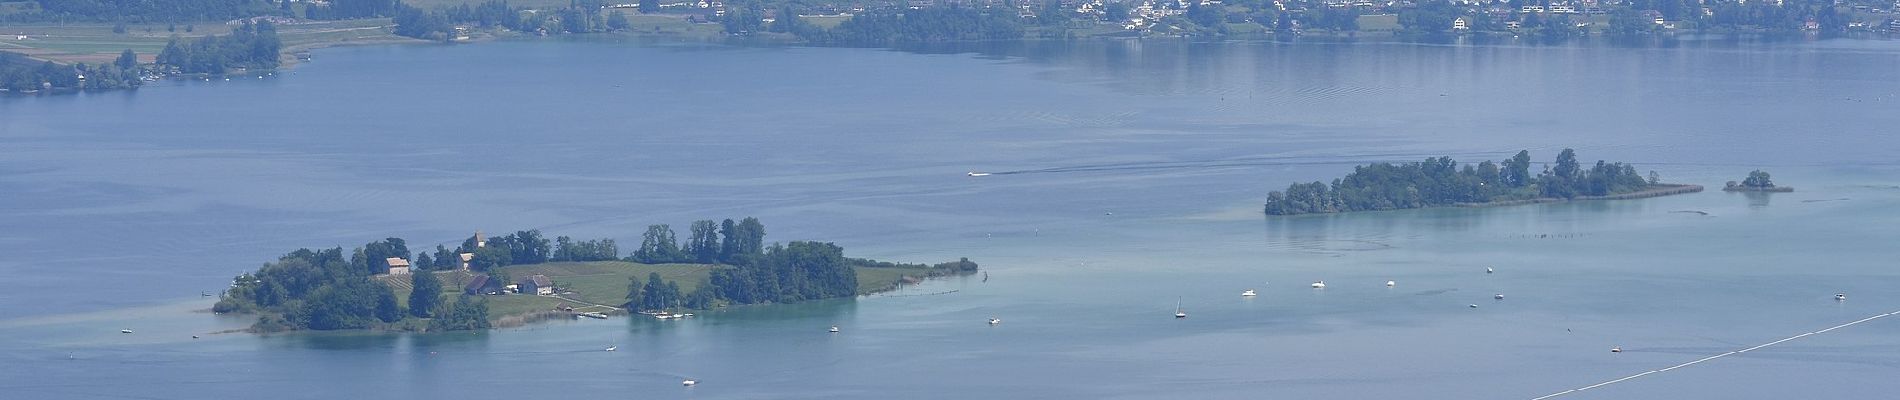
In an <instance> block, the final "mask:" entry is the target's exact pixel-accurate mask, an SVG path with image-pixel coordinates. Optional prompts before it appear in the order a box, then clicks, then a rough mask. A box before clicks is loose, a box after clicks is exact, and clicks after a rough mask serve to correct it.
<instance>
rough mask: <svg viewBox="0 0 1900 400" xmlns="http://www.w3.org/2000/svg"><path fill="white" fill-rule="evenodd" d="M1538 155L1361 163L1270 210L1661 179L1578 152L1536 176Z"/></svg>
mask: <svg viewBox="0 0 1900 400" xmlns="http://www.w3.org/2000/svg"><path fill="white" fill-rule="evenodd" d="M1530 163H1531V161H1530V152H1529V151H1519V152H1518V153H1517V155H1515V156H1513V157H1511V158H1510V159H1506V160H1504V161H1502V162H1496V163H1494V162H1491V161H1484V162H1480V163H1478V164H1476V165H1471V164H1466V165H1464V166H1463V168H1460V166H1459V165H1458V163H1457V162H1455V161H1452V160H1451V158H1450V157H1434V158H1427V159H1425V161H1423V162H1414V163H1402V164H1391V163H1374V164H1370V165H1365V166H1360V167H1355V168H1354V169H1353V172H1352V173H1350V174H1347V175H1346V176H1345V177H1343V178H1339V179H1334V180H1333V182H1332V184H1330V185H1328V184H1326V183H1324V182H1311V183H1296V184H1293V185H1291V186H1289V187H1287V189H1286V190H1285V191H1283V192H1281V191H1276V192H1272V193H1269V194H1268V195H1267V202H1266V208H1265V210H1266V213H1267V214H1270V215H1293V214H1308V213H1332V212H1347V211H1367V210H1391V209H1404V208H1420V207H1432V206H1444V205H1453V204H1460V203H1484V202H1492V201H1503V200H1514V199H1528V198H1537V197H1545V198H1566V199H1567V198H1574V197H1576V196H1602V195H1608V194H1615V193H1627V192H1633V191H1638V190H1642V189H1645V188H1648V187H1649V185H1651V184H1655V183H1656V182H1653V175H1652V180H1645V179H1644V178H1643V177H1642V176H1640V175H1638V174H1637V173H1636V168H1635V167H1633V166H1630V165H1627V164H1623V163H1605V162H1603V161H1597V163H1596V165H1595V166H1592V167H1591V168H1590V169H1588V170H1585V169H1583V167H1582V165H1581V164H1579V163H1578V162H1577V156H1576V151H1574V150H1571V149H1564V150H1563V151H1562V152H1560V153H1558V155H1557V160H1556V165H1555V167H1554V168H1548V169H1546V170H1545V171H1544V172H1543V173H1542V174H1540V175H1537V176H1532V175H1531V173H1530Z"/></svg>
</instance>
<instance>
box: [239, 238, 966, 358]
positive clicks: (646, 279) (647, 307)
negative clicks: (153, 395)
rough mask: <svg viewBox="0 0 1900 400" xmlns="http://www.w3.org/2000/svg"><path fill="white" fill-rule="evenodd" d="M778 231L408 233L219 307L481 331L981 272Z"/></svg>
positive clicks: (319, 320)
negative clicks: (448, 237) (422, 245)
mask: <svg viewBox="0 0 1900 400" xmlns="http://www.w3.org/2000/svg"><path fill="white" fill-rule="evenodd" d="M764 239H765V226H764V225H763V224H761V223H760V222H759V221H758V219H755V218H745V219H743V220H740V221H737V222H735V221H733V220H731V219H727V220H724V221H723V222H717V223H716V222H714V221H712V220H701V221H697V222H694V223H693V224H692V230H691V236H690V238H689V239H688V240H687V241H686V243H685V245H683V246H682V245H681V244H680V243H679V242H678V241H677V240H675V238H674V232H673V230H672V228H671V227H670V226H668V225H652V226H649V227H648V228H647V231H646V233H645V234H644V235H643V237H642V241H641V245H640V248H639V249H637V250H635V251H633V254H632V255H630V256H628V257H625V258H621V257H620V255H619V253H620V252H619V248H618V246H617V244H616V243H615V242H614V240H613V239H598V240H575V239H573V238H569V237H566V236H561V237H557V238H554V240H552V241H550V240H548V239H547V238H546V237H544V236H542V234H541V232H540V231H539V230H527V231H519V232H515V233H513V234H509V235H504V236H498V237H494V238H492V239H491V238H487V237H484V236H483V235H482V234H481V233H480V232H476V233H475V235H474V236H471V237H469V238H467V239H466V240H464V241H463V242H462V243H461V244H460V245H459V246H457V247H455V248H452V249H451V248H448V247H446V246H443V245H437V246H435V249H434V250H433V251H429V250H424V251H421V252H417V253H413V255H412V253H410V251H409V248H408V244H407V242H405V241H404V240H403V239H400V238H388V239H384V240H381V241H376V242H370V243H368V244H365V245H363V246H361V247H357V248H355V249H353V250H347V251H346V250H344V249H343V248H341V247H334V248H330V249H324V250H310V249H299V250H296V251H293V252H290V253H289V254H285V255H284V256H283V257H280V258H278V259H277V261H274V262H270V263H266V264H264V266H263V267H262V268H259V269H258V270H257V271H256V272H252V273H247V274H244V275H241V276H238V277H236V278H234V279H233V281H232V283H231V287H230V289H228V290H226V291H225V292H224V293H223V294H222V296H221V298H220V299H219V301H218V303H217V304H216V305H215V306H213V308H212V311H213V312H216V313H219V314H253V315H257V317H258V320H257V322H256V323H255V324H254V325H252V327H251V331H253V332H260V333H268V332H282V331H296V330H350V329H361V330H381V331H409V332H434V331H456V330H479V329H488V328H493V327H507V326H518V325H521V324H526V323H529V322H534V321H540V320H546V319H554V318H578V317H591V318H606V317H607V316H608V315H613V314H625V313H639V314H646V315H652V316H654V317H658V318H660V319H670V318H678V317H679V316H689V315H692V314H690V313H688V311H693V310H709V309H716V308H721V307H727V306H735V305H746V304H772V303H793V302H800V301H807V300H818V299H829V298H842V297H852V296H858V295H866V294H872V293H877V292H883V291H889V290H893V289H896V288H898V287H899V286H900V285H902V284H905V283H914V282H918V281H921V280H923V279H928V278H932V277H940V276H954V275H967V274H972V273H975V272H976V271H977V264H976V263H975V262H971V261H970V260H969V259H967V258H965V259H960V260H957V261H951V262H945V263H940V264H935V265H925V264H903V263H891V262H883V261H876V260H870V259H862V258H849V257H845V256H844V249H843V248H842V247H839V246H838V245H835V244H832V243H825V242H812V241H793V242H790V243H784V244H776V243H775V244H771V245H766V244H765V241H764ZM346 254H347V255H346Z"/></svg>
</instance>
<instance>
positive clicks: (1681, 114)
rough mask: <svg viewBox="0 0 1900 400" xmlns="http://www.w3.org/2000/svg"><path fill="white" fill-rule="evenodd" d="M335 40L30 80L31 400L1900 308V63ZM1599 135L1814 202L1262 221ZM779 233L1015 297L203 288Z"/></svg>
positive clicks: (1730, 196) (1171, 349) (1123, 47)
mask: <svg viewBox="0 0 1900 400" xmlns="http://www.w3.org/2000/svg"><path fill="white" fill-rule="evenodd" d="M315 55H316V57H315V58H316V59H315V60H314V61H313V62H311V63H308V64H304V65H299V66H297V67H296V68H295V69H292V70H289V71H286V72H282V73H279V74H276V75H273V76H268V77H263V78H249V77H246V78H237V79H232V80H230V81H223V80H219V81H166V82H161V83H157V84H154V85H151V86H148V87H145V88H143V89H139V90H138V91H136V92H114V93H93V94H81V95H73V96H46V97H14V98H0V188H4V193H5V195H4V196H0V226H4V227H6V229H5V230H4V231H0V254H4V256H0V276H5V277H6V278H7V279H8V280H9V282H8V283H7V284H6V285H4V287H5V288H6V289H5V290H0V391H5V392H6V393H8V395H7V397H17V398H33V399H122V398H138V399H201V398H251V397H257V396H261V395H263V394H265V393H268V394H270V395H271V396H272V397H273V398H286V399H336V398H451V397H457V398H461V397H477V396H489V397H495V396H528V395H534V394H535V393H547V394H550V395H556V396H562V397H574V398H707V399H757V398H916V399H965V398H1131V399H1132V398H1142V399H1146V398H1352V399H1356V398H1431V399H1472V398H1483V399H1530V398H1535V397H1539V396H1543V395H1546V394H1551V393H1555V392H1559V391H1563V390H1566V389H1572V388H1576V387H1581V386H1585V385H1590V384H1594V383H1597V382H1602V381H1606V380H1611V379H1615V378H1618V377H1623V376H1628V375H1632V374H1637V373H1642V372H1644V371H1650V370H1656V369H1660V368H1665V367H1668V366H1671V365H1676V364H1679V363H1684V362H1688V361H1692V360H1695V359H1699V358H1702V357H1706V356H1711V355H1716V354H1721V353H1725V352H1729V351H1733V350H1738V349H1742V348H1746V347H1750V346H1754V345H1756V344H1761V343H1767V342H1770V341H1774V340H1778V339H1781V338H1785V337H1789V336H1793V335H1796V334H1800V333H1803V332H1809V331H1813V330H1817V329H1822V328H1826V327H1829V326H1834V325H1837V324H1841V323H1845V322H1849V321H1853V320H1857V319H1861V318H1865V317H1869V316H1873V315H1877V314H1882V313H1887V312H1892V311H1895V310H1897V309H1900V291H1896V290H1894V287H1896V286H1897V285H1900V269H1895V268H1894V262H1895V261H1894V260H1895V259H1896V257H1895V256H1896V255H1897V254H1896V251H1900V250H1896V249H1900V247H1896V246H1894V240H1895V239H1896V238H1900V223H1896V222H1900V163H1896V161H1895V159H1894V155H1895V154H1900V137H1896V136H1894V135H1892V133H1893V132H1894V129H1895V127H1900V113H1896V112H1894V110H1896V109H1900V42H1892V41H1819V42H1802V43H1795V42H1783V43H1768V44H1760V43H1735V42H1722V41H1706V42H1697V41H1690V42H1684V43H1680V44H1676V45H1672V46H1666V47H1618V46H1610V45H1596V44H1578V45H1566V46H1518V45H1511V44H1508V43H1507V44H1498V45H1484V46H1475V45H1459V44H1451V45H1424V44H1390V43H1386V44H1380V43H1334V44H1325V43H1259V42H1227V43H1190V42H1183V41H1170V40H1151V41H1082V42H1075V43H1029V44H1011V45H988V46H952V47H945V48H931V49H918V50H914V51H885V50H864V49H831V48H796V47H792V48H782V47H732V46H719V45H707V44H680V43H666V42H652V41H644V40H626V41H621V40H556V39H549V40H529V41H504V42H496V43H484V44H477V45H460V46H435V45H418V46H375V47H352V48H333V49H326V50H321V51H317V52H316V54H315ZM1566 147H1570V148H1575V149H1577V150H1578V152H1579V155H1580V157H1581V158H1582V159H1584V160H1585V161H1586V162H1589V161H1594V160H1599V159H1602V160H1609V161H1627V162H1632V163H1635V164H1636V165H1637V168H1638V169H1639V170H1640V171H1643V172H1644V173H1647V172H1648V171H1650V170H1654V171H1657V172H1658V173H1659V174H1661V176H1662V177H1663V180H1664V181H1671V182H1682V183H1696V184H1702V185H1705V186H1710V187H1712V188H1719V187H1720V186H1721V185H1722V183H1723V182H1724V181H1729V180H1740V179H1741V178H1742V177H1744V176H1745V175H1746V174H1747V173H1748V172H1749V171H1750V170H1753V169H1756V168H1762V169H1767V170H1769V171H1770V172H1772V173H1773V174H1774V177H1775V179H1776V181H1777V182H1778V183H1781V184H1784V185H1790V186H1795V187H1797V188H1798V191H1797V192H1794V193H1781V194H1769V195H1754V194H1751V195H1744V194H1734V193H1724V192H1721V191H1719V190H1711V191H1708V192H1702V193H1696V194H1689V195H1681V196H1671V197H1663V198H1654V199H1644V200H1627V201H1612V202H1580V203H1571V204H1545V205H1533V206H1521V207H1504V208H1482V209H1430V210H1409V211H1391V212H1369V213H1358V214H1349V215H1330V216H1301V217H1291V218H1265V217H1264V216H1262V215H1261V213H1260V205H1261V202H1262V201H1263V200H1264V199H1265V197H1266V194H1267V192H1268V191H1271V190H1276V189H1280V188H1284V187H1285V186H1286V185H1287V184H1288V183H1292V182H1296V181H1314V180H1330V179H1332V178H1333V177H1336V176H1340V175H1343V174H1345V173H1347V172H1350V170H1351V167H1352V165H1354V164H1360V163H1365V162H1373V161H1415V160H1418V159H1422V158H1424V157H1428V156H1438V155H1451V156H1454V157H1455V158H1457V159H1459V160H1460V161H1470V162H1476V161H1478V160H1482V159H1493V160H1495V159H1502V158H1505V157H1508V156H1509V155H1510V154H1511V153H1514V152H1516V151H1517V150H1519V149H1529V150H1530V151H1531V152H1532V156H1533V158H1534V159H1535V160H1536V161H1537V162H1538V164H1537V166H1539V167H1541V166H1542V165H1543V163H1545V162H1548V161H1549V160H1551V159H1553V158H1554V157H1555V155H1556V153H1557V151H1558V150H1560V149H1562V148H1566ZM971 171H983V172H990V173H993V174H994V175H991V176H986V177H970V176H967V175H966V173H967V172H971ZM1695 211H1699V212H1700V213H1697V212H1695ZM1703 213H1706V215H1704V214H1703ZM745 216H756V217H759V218H760V219H761V220H762V221H763V222H764V223H765V225H766V229H767V237H766V239H767V240H769V241H790V240H825V241H832V242H836V243H838V244H839V245H841V246H844V247H845V249H846V252H847V254H850V255H853V256H858V257H873V258H879V259H887V260H893V261H906V262H933V263H934V262H941V261H947V260H954V259H955V258H957V257H969V258H970V259H971V260H973V261H977V262H979V263H981V264H982V267H983V269H984V270H986V271H987V272H988V274H989V279H988V280H987V281H985V280H983V279H982V278H981V277H980V276H978V277H967V278H957V279H948V280H939V281H932V282H928V283H926V284H923V285H919V286H915V287H911V288H907V289H905V290H903V291H899V292H894V293H890V294H887V295H882V296H874V297H868V298H860V299H855V300H834V301H821V302H811V303H803V304H794V305H779V306H766V307H739V308H732V309H726V310H720V311H713V312H708V313H704V314H702V315H701V316H700V317H699V318H696V319H689V320H679V321H665V322H661V321H652V320H649V319H629V318H614V319H608V320H581V321H573V322H553V323H545V324H536V325H529V326H526V327H521V328H510V329H502V330H496V331H491V332H480V333H466V332H464V333H448V334H363V333H346V334H291V335H272V336H256V335H250V334H243V333H231V334H215V335H213V334H208V333H209V332H216V331H222V330H227V329H236V328H242V327H245V326H247V325H248V324H249V323H250V322H251V320H250V319H249V318H244V317H224V316H214V315H211V314H209V313H208V312H206V311H204V310H205V309H207V308H209V306H210V304H211V302H212V298H209V297H201V296H200V293H205V292H208V293H212V294H215V293H217V291H218V290H220V289H222V288H223V287H224V286H225V285H226V284H227V283H229V279H230V278H231V277H232V276H234V275H237V274H239V273H241V272H244V271H248V270H252V269H255V268H256V267H257V266H259V265H260V264H262V263H263V262H265V261H268V260H271V259H273V258H274V257H276V256H278V255H281V254H283V253H285V252H287V251H289V250H293V249H296V248H299V247H331V246H344V247H346V248H348V247H353V246H360V245H361V244H362V243H366V242H369V241H372V240H379V239H381V238H384V237H390V236H394V237H402V238H406V239H408V241H409V242H410V246H411V248H412V249H422V248H428V247H434V246H433V245H434V244H437V243H447V244H449V245H450V246H451V247H452V246H453V245H454V244H455V243H459V242H460V241H461V239H462V238H464V237H466V236H467V235H469V234H470V233H472V232H473V231H476V230H483V231H485V232H489V233H491V234H499V233H505V232H509V231H514V230H523V229H541V230H543V231H544V232H546V233H547V234H548V236H550V237H552V236H556V235H569V236H574V237H577V238H595V237H613V238H617V239H619V242H620V243H623V244H629V245H626V246H623V247H628V248H629V249H630V247H632V245H631V244H633V243H638V242H639V236H640V233H641V232H643V231H644V229H645V226H646V225H648V224H657V223H667V224H671V225H673V226H674V227H675V229H676V230H682V231H683V230H684V229H685V227H686V226H687V225H688V224H689V223H690V222H691V221H693V220H696V219H707V218H728V217H730V218H739V217H745ZM1487 267H1491V268H1495V269H1496V273H1492V274H1486V273H1485V272H1484V269H1485V268H1487ZM1319 280H1324V281H1326V283H1327V288H1325V289H1324V290H1314V289H1311V288H1309V287H1308V284H1309V283H1311V282H1313V281H1319ZM1387 280H1393V281H1396V285H1395V286H1393V287H1389V288H1388V287H1386V285H1385V282H1386V281H1387ZM1247 289H1254V290H1257V291H1258V292H1259V293H1260V296H1258V297H1255V298H1242V297H1241V296H1240V295H1239V293H1240V292H1241V291H1243V290H1247ZM953 290H954V291H955V292H954V293H949V294H940V293H943V292H948V291H953ZM1835 293H1847V294H1848V295H1849V296H1850V298H1849V299H1848V300H1846V301H1835V299H1834V298H1833V297H1834V294H1835ZM1494 294H1504V295H1506V296H1507V297H1506V299H1504V300H1494V299H1493V298H1492V296H1493V295H1494ZM1177 302H1179V303H1180V304H1181V305H1182V307H1184V308H1185V309H1186V311H1187V312H1189V313H1190V314H1191V315H1192V316H1191V317H1189V318H1187V319H1182V320H1176V319H1174V318H1172V317H1171V316H1170V314H1172V313H1173V311H1174V307H1175V306H1176V303H1177ZM1469 305H1477V306H1479V307H1477V308H1472V307H1469ZM991 317H997V318H1001V319H1002V320H1003V321H1004V322H1003V323H1002V324H999V325H996V326H990V325H989V324H986V323H985V321H986V320H987V319H989V318H991ZM831 325H838V326H840V327H841V328H842V330H843V331H842V332H840V333H837V334H830V333H826V332H825V328H826V327H828V326H831ZM120 329H132V330H134V331H135V332H136V333H133V334H121V333H119V330H120ZM1895 332H1900V318H1892V319H1879V320H1874V321H1870V322H1867V323H1864V324H1860V325H1855V326H1851V327H1847V328H1842V329H1839V330H1835V331H1831V332H1828V333H1824V334H1818V335H1813V336H1808V337H1805V338H1802V339H1800V340H1795V341H1790V342H1786V343H1783V344H1780V345H1777V346H1774V347H1767V348H1762V349H1760V350H1756V351H1752V352H1748V353H1743V354H1739V355H1735V356H1731V357H1726V358H1721V359H1716V360H1711V361H1708V362H1704V363H1701V364H1696V365H1694V366H1690V367H1685V368H1681V369H1676V370H1671V371H1668V372H1664V373H1657V374H1651V375H1648V376H1644V377H1641V378H1637V379H1632V380H1628V381H1624V382H1621V383H1617V384H1614V385H1609V386H1603V387H1599V388H1595V389H1591V390H1588V391H1582V392H1576V393H1572V394H1570V395H1567V396H1564V397H1562V398H1565V399H1570V398H1578V399H1679V398H1830V397H1833V398H1879V397H1884V396H1886V395H1887V394H1888V393H1892V392H1893V391H1895V390H1900V381H1895V380H1893V379H1892V377H1893V376H1895V374H1896V373H1900V341H1895V340H1894V339H1893V338H1894V335H1893V334H1894V333H1895ZM191 335H203V336H204V338H202V339H191V338H190V336H191ZM609 345H617V346H619V351H617V352H604V351H600V349H602V348H604V347H606V346H609ZM1612 347H1620V348H1621V349H1622V350H1623V351H1622V352H1621V353H1611V352H1609V351H1608V349H1610V348H1612ZM684 378H692V379H697V380H699V381H700V384H699V385H698V386H696V387H690V388H686V387H681V386H680V385H679V381H680V380H681V379H684Z"/></svg>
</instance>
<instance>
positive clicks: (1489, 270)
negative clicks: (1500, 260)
mask: <svg viewBox="0 0 1900 400" xmlns="http://www.w3.org/2000/svg"><path fill="white" fill-rule="evenodd" d="M1492 272H1498V270H1495V269H1491V267H1484V273H1487V274H1489V273H1492Z"/></svg>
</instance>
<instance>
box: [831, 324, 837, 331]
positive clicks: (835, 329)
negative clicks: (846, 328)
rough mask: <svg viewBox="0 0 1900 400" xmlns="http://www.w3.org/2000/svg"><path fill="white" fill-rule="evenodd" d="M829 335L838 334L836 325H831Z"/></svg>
mask: <svg viewBox="0 0 1900 400" xmlns="http://www.w3.org/2000/svg"><path fill="white" fill-rule="evenodd" d="M831 333H838V326H837V325H832V326H831Z"/></svg>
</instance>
